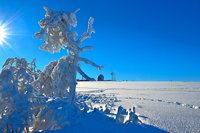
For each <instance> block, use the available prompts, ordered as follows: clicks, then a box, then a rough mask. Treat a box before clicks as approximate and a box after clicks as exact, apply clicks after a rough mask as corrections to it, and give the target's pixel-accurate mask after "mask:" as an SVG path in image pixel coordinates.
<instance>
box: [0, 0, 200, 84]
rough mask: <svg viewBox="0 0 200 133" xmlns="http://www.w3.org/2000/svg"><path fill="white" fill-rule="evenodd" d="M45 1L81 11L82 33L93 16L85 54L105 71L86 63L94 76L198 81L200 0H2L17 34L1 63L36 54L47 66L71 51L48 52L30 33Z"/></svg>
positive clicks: (3, 13)
mask: <svg viewBox="0 0 200 133" xmlns="http://www.w3.org/2000/svg"><path fill="white" fill-rule="evenodd" d="M43 6H49V7H50V8H52V9H55V10H65V11H74V10H76V9H77V8H81V11H80V12H79V13H78V14H77V18H78V26H77V31H78V33H79V35H80V34H81V33H83V32H84V31H85V30H86V29H87V21H88V18H89V17H90V16H93V17H94V18H95V23H94V27H95V29H96V34H93V37H92V38H91V39H88V40H87V41H85V42H84V45H92V46H93V47H94V50H93V51H87V52H85V53H83V54H82V55H81V56H82V57H86V58H88V59H91V60H93V61H94V62H96V63H97V64H100V65H104V67H105V68H104V69H103V70H102V71H98V70H96V69H95V68H93V67H91V66H89V65H84V64H82V68H83V70H84V71H85V72H86V73H87V74H89V75H90V76H92V77H96V76H97V75H98V74H101V73H102V74H104V75H105V78H106V79H110V72H112V71H114V72H116V75H117V79H118V80H139V81H169V80H174V81H200V1H199V0H151V1H150V0H0V21H8V20H9V19H11V20H13V21H12V23H11V24H10V25H9V26H8V27H9V29H10V32H12V34H13V35H11V36H9V39H8V40H7V41H8V42H9V43H10V45H11V47H9V46H7V45H3V46H0V65H1V66H2V64H3V63H4V62H5V60H6V59H7V58H8V57H25V58H27V59H28V60H29V61H31V59H33V58H36V59H37V66H38V68H39V69H43V68H44V66H45V65H47V64H48V63H49V62H50V61H52V60H57V59H59V58H60V57H62V56H63V55H66V54H67V53H66V52H65V51H64V50H62V51H61V52H60V53H56V54H50V53H49V52H46V51H42V50H40V49H39V48H38V47H39V46H40V45H41V44H42V43H43V42H42V41H40V40H38V39H35V38H32V36H33V34H34V33H35V32H37V31H38V30H39V29H40V27H39V25H38V21H39V20H40V19H41V18H43V17H44V14H45V11H44V10H43V8H42V7H43Z"/></svg>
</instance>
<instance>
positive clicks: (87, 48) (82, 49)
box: [79, 46, 93, 53]
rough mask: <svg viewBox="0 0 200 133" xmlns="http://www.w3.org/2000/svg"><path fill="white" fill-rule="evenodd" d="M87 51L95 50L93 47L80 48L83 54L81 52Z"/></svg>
mask: <svg viewBox="0 0 200 133" xmlns="http://www.w3.org/2000/svg"><path fill="white" fill-rule="evenodd" d="M86 50H93V47H91V46H85V47H83V48H80V50H79V52H80V53H81V52H84V51H86Z"/></svg>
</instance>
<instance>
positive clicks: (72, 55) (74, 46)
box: [34, 7, 103, 101]
mask: <svg viewBox="0 0 200 133" xmlns="http://www.w3.org/2000/svg"><path fill="white" fill-rule="evenodd" d="M44 9H45V11H46V14H45V18H43V19H42V20H41V21H40V22H39V25H40V27H41V29H40V31H38V32H37V33H36V34H35V35H34V37H37V38H39V39H41V40H43V41H44V42H45V43H44V44H43V45H42V46H41V47H40V48H41V49H42V50H45V51H48V52H51V53H54V52H59V51H60V50H61V48H63V49H64V48H65V49H66V51H67V53H68V55H69V60H70V62H67V63H68V64H70V65H69V67H67V69H69V70H66V72H70V71H71V72H73V73H69V74H68V78H67V80H68V81H65V82H68V85H69V97H70V99H71V101H73V100H74V97H75V89H76V73H77V72H79V73H80V74H81V75H82V76H83V77H85V78H86V79H87V80H94V79H92V78H90V77H89V76H87V75H86V74H85V73H84V72H83V71H82V70H81V68H80V64H79V62H80V61H83V62H85V63H86V64H91V65H92V66H94V67H97V68H98V69H100V70H101V69H102V68H103V66H99V65H97V64H95V63H93V62H92V61H90V60H88V59H85V58H82V57H80V56H79V55H80V53H82V52H84V51H85V50H91V49H93V48H92V47H90V46H85V47H82V48H81V47H80V45H81V44H82V42H83V41H84V40H85V39H87V38H90V37H91V34H92V33H94V32H95V30H94V28H93V26H92V24H93V22H94V18H92V17H90V19H89V21H88V29H87V31H86V32H84V33H83V34H82V35H81V36H80V37H79V38H78V39H76V37H77V35H78V34H77V32H76V31H72V30H71V27H72V26H74V27H76V25H77V19H76V13H77V12H78V11H79V9H78V10H76V11H75V12H64V11H60V12H57V11H54V10H51V9H49V8H48V7H44ZM50 65H51V64H50ZM43 77H45V76H43ZM51 77H52V76H51ZM66 87H67V86H66ZM65 89H67V88H65Z"/></svg>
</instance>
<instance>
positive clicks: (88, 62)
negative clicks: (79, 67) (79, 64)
mask: <svg viewBox="0 0 200 133" xmlns="http://www.w3.org/2000/svg"><path fill="white" fill-rule="evenodd" d="M78 60H79V61H83V62H85V63H86V64H90V65H92V66H94V67H96V68H98V69H99V70H101V69H102V68H103V66H99V65H97V64H95V63H94V62H92V61H90V60H88V59H86V58H81V57H79V58H78Z"/></svg>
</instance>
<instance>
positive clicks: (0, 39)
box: [0, 25, 8, 45]
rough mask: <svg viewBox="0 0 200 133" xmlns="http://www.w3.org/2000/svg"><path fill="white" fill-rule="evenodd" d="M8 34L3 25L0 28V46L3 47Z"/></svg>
mask: <svg viewBox="0 0 200 133" xmlns="http://www.w3.org/2000/svg"><path fill="white" fill-rule="evenodd" d="M7 35H8V33H7V32H6V29H5V27H4V26H3V25H1V26H0V45H3V44H4V43H7V42H6V40H5V39H6V38H7Z"/></svg>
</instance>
